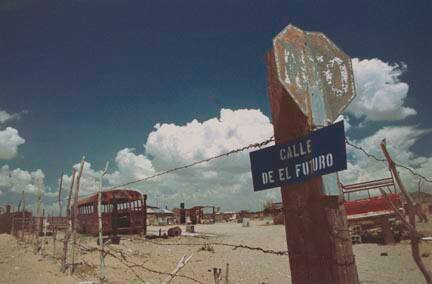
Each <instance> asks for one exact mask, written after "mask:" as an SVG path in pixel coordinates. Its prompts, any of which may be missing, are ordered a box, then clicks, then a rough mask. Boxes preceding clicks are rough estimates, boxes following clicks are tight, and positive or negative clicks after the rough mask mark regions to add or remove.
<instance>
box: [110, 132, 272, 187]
mask: <svg viewBox="0 0 432 284" xmlns="http://www.w3.org/2000/svg"><path fill="white" fill-rule="evenodd" d="M271 142H274V136H272V137H270V138H268V139H266V140H264V141H262V142H258V143H253V144H249V145H247V146H244V147H241V148H237V149H234V150H231V151H229V152H225V153H222V154H219V155H215V156H212V157H210V158H207V159H204V160H199V161H195V162H193V163H190V164H187V165H183V166H179V167H176V168H172V169H169V170H166V171H163V172H159V173H156V174H154V175H151V176H148V177H145V178H141V179H136V180H133V181H130V182H126V183H123V184H120V185H116V186H113V187H110V188H108V189H107V190H113V189H117V188H120V187H125V186H128V185H131V184H135V183H139V182H143V181H147V180H150V179H154V178H156V177H159V176H162V175H166V174H170V173H172V172H175V171H178V170H183V169H187V168H191V167H193V166H196V165H199V164H203V163H208V162H210V161H212V160H216V159H219V158H222V157H227V156H229V155H232V154H235V153H239V152H243V151H245V150H248V149H253V148H262V147H263V146H265V145H267V144H270V143H271Z"/></svg>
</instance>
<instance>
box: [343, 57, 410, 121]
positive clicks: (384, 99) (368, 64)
mask: <svg viewBox="0 0 432 284" xmlns="http://www.w3.org/2000/svg"><path fill="white" fill-rule="evenodd" d="M352 62H353V69H354V78H355V82H356V88H357V97H356V98H355V99H354V100H353V102H352V103H351V105H350V106H349V107H348V109H347V112H348V113H350V114H352V115H354V116H356V117H357V118H362V117H363V118H365V119H366V120H370V121H392V120H401V119H404V118H406V117H408V116H411V115H415V114H416V113H417V112H416V111H415V110H414V109H412V108H409V107H406V106H405V105H404V103H405V99H406V97H407V94H408V89H409V88H408V84H406V83H404V82H400V76H401V75H402V74H403V72H404V71H405V70H406V66H405V65H404V64H401V65H398V64H394V65H390V64H389V63H386V62H383V61H381V60H379V59H370V60H368V59H364V60H359V59H357V58H354V59H353V60H352Z"/></svg>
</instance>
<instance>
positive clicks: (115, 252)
mask: <svg viewBox="0 0 432 284" xmlns="http://www.w3.org/2000/svg"><path fill="white" fill-rule="evenodd" d="M273 142H275V139H274V137H273V136H272V137H269V138H268V139H266V140H263V141H261V142H258V143H252V144H249V145H247V146H244V147H240V148H236V149H233V150H230V151H228V152H224V153H222V154H218V155H214V156H211V157H209V158H206V159H202V160H198V161H194V162H192V163H189V164H185V165H181V166H178V167H174V168H171V169H168V170H165V171H161V172H158V173H155V174H153V175H151V176H147V177H144V178H140V179H135V180H130V181H128V182H125V183H122V184H118V185H115V186H111V187H109V188H106V189H104V190H113V189H119V188H122V187H126V186H129V185H132V184H137V183H143V182H146V181H149V180H152V179H155V178H157V177H160V176H164V175H168V174H172V173H174V172H177V171H180V170H184V169H188V168H191V167H194V166H197V165H200V164H204V163H209V162H211V161H213V160H217V159H221V158H224V157H228V156H230V155H233V154H237V153H240V152H244V151H246V150H251V149H257V148H258V149H260V148H263V147H265V146H268V145H269V144H271V143H273ZM345 142H346V144H347V145H348V146H350V147H352V148H353V149H355V150H358V151H360V152H361V153H362V154H364V155H365V156H367V157H368V158H369V159H372V160H375V161H376V162H382V163H386V159H384V158H381V157H378V156H377V155H375V154H372V153H370V152H369V151H367V150H366V149H365V148H364V147H362V146H359V145H357V144H355V143H353V142H352V141H350V140H349V139H348V138H346V141H345ZM395 166H397V167H398V168H401V169H403V170H405V171H407V172H408V173H410V174H411V175H413V176H416V177H417V178H419V179H420V180H423V181H425V182H428V183H432V179H431V178H429V177H426V176H424V175H422V174H421V173H419V172H418V171H416V170H414V169H413V168H411V167H408V166H406V165H404V164H401V163H397V162H395ZM85 196H86V195H81V196H80V197H85ZM145 241H146V242H149V243H152V244H154V245H160V246H203V245H210V246H224V247H230V248H232V249H233V250H237V249H246V250H250V251H255V252H261V253H265V254H273V255H278V256H285V255H288V251H275V250H271V249H265V248H262V247H251V246H247V245H243V244H230V243H224V242H202V243H201V242H198V243H167V242H156V241H151V240H145ZM80 249H82V250H84V251H86V252H92V251H98V248H88V247H85V246H83V245H80ZM104 252H105V253H106V255H109V256H111V257H113V258H115V259H117V260H118V261H119V262H120V263H121V264H122V265H124V266H125V267H127V268H128V269H129V270H130V271H131V272H132V273H133V274H134V275H135V276H136V277H137V278H138V279H140V280H142V281H144V279H142V278H141V276H140V275H139V273H138V272H137V271H136V269H141V270H144V271H147V272H151V273H155V274H159V275H167V276H176V277H180V278H184V279H189V280H191V281H193V282H195V283H202V282H201V281H200V280H198V279H194V278H193V277H190V276H187V275H181V274H177V275H173V274H171V273H169V272H163V271H158V270H154V269H150V268H148V267H146V266H145V265H144V264H139V263H135V262H133V261H131V260H129V259H128V258H127V256H126V255H125V254H124V253H123V252H121V251H119V250H116V249H114V248H112V247H111V246H110V247H109V249H108V250H106V251H104ZM54 257H55V256H54Z"/></svg>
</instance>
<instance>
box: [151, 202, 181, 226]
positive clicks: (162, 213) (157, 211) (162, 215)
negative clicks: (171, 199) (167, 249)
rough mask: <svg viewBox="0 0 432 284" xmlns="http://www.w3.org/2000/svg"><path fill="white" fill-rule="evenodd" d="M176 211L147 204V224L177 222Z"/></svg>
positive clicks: (157, 224)
mask: <svg viewBox="0 0 432 284" xmlns="http://www.w3.org/2000/svg"><path fill="white" fill-rule="evenodd" d="M176 223H177V220H176V216H175V215H174V212H172V211H170V210H168V209H164V208H159V207H156V206H147V224H148V225H152V226H163V225H173V224H176Z"/></svg>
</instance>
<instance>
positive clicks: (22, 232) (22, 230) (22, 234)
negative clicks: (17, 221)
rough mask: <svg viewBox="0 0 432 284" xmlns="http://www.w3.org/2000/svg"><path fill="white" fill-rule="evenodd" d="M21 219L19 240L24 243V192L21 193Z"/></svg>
mask: <svg viewBox="0 0 432 284" xmlns="http://www.w3.org/2000/svg"><path fill="white" fill-rule="evenodd" d="M21 200H22V202H21V203H22V218H21V240H22V241H24V230H25V219H26V217H25V192H24V190H23V191H22V198H21Z"/></svg>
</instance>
